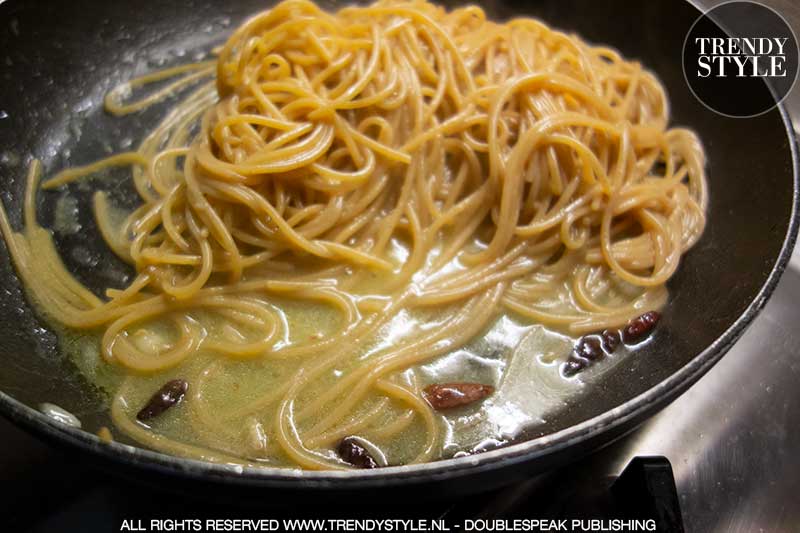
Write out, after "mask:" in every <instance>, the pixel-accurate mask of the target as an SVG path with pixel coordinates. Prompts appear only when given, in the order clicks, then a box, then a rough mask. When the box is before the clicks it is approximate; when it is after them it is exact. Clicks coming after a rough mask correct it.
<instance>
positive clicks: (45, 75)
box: [0, 0, 797, 481]
mask: <svg viewBox="0 0 800 533" xmlns="http://www.w3.org/2000/svg"><path fill="white" fill-rule="evenodd" d="M599 4H600V3H586V2H578V1H577V0H574V1H572V0H570V1H566V2H561V1H559V2H556V1H545V2H537V3H534V4H527V3H523V2H492V3H489V4H488V5H484V6H483V7H484V8H485V9H486V11H487V12H488V14H489V15H490V16H491V17H494V18H497V19H506V18H510V17H513V16H518V15H526V16H533V17H536V18H540V19H542V20H543V21H545V22H546V23H547V24H549V25H551V26H553V27H555V28H559V29H562V30H565V31H567V32H575V33H577V34H579V35H581V36H582V37H583V38H585V39H586V40H588V41H590V42H594V43H607V44H608V45H610V46H613V47H615V48H617V49H618V50H619V51H620V52H621V53H622V54H623V55H624V56H626V57H629V58H631V59H636V60H639V61H640V62H641V63H642V64H643V65H645V66H646V67H647V68H649V69H651V70H653V71H654V72H655V73H656V74H657V75H658V76H659V78H660V79H661V81H662V82H663V83H664V85H665V86H666V87H667V90H668V96H669V99H670V104H671V107H672V124H674V125H681V126H687V127H689V128H691V129H693V130H695V131H696V132H697V134H698V135H699V137H700V138H701V139H702V140H703V142H704V144H705V148H706V151H707V158H708V167H707V171H708V179H709V188H710V191H711V192H710V203H709V208H708V226H707V228H706V230H705V233H704V235H703V237H702V238H701V240H700V241H699V242H698V244H697V245H696V246H695V247H694V248H693V249H692V250H691V251H690V252H689V253H688V254H687V255H686V256H685V257H684V259H683V261H682V262H681V266H680V268H679V270H678V272H677V274H676V275H675V276H674V277H673V278H672V280H671V281H670V283H669V291H670V300H669V303H668V304H667V306H666V308H665V309H664V319H663V321H662V323H661V324H660V326H659V329H658V331H657V334H656V335H655V337H654V338H653V339H652V341H651V342H649V343H648V344H647V345H646V346H644V347H642V348H641V349H640V350H639V351H638V352H637V354H636V356H635V357H629V358H627V359H626V360H625V361H624V364H620V365H616V366H615V367H614V368H613V369H612V370H611V371H609V372H607V373H605V374H604V375H603V379H602V380H599V381H598V382H596V383H593V384H592V390H591V391H589V392H588V393H587V394H584V395H582V396H581V397H580V398H578V400H577V401H576V402H574V403H572V404H571V405H570V406H569V408H568V409H562V410H560V411H558V413H557V414H556V415H554V416H552V417H550V418H548V419H546V420H545V421H544V422H543V423H542V424H540V425H537V426H536V427H535V430H534V431H532V432H529V433H528V434H526V435H524V438H523V439H521V440H526V441H528V442H526V443H521V444H520V445H519V446H516V447H513V446H512V447H510V448H508V449H506V450H504V451H500V452H495V453H493V454H489V455H487V457H489V458H490V459H491V458H492V457H497V458H501V457H502V454H503V453H509V454H514V453H519V454H523V455H524V453H526V448H525V447H526V446H528V447H530V449H529V451H533V450H537V454H539V456H541V455H544V454H546V453H547V449H549V448H553V449H555V448H559V447H565V446H566V445H567V444H568V443H569V442H571V441H572V440H574V439H581V438H584V437H586V436H587V435H589V434H590V433H592V432H596V433H600V432H601V431H602V430H603V429H604V428H603V427H602V426H600V425H599V424H596V425H591V424H590V426H589V427H588V428H587V426H586V423H587V421H591V420H593V419H595V418H596V417H599V416H601V415H604V414H607V413H609V412H610V411H612V410H617V413H618V415H619V416H623V417H624V416H626V415H631V413H633V410H634V406H632V403H631V400H632V399H635V398H639V400H640V401H639V403H638V404H637V405H638V407H636V408H637V409H647V407H646V405H650V406H651V408H654V407H655V406H656V405H657V404H659V403H660V399H661V398H659V397H657V396H654V395H661V396H663V398H665V399H666V398H667V397H669V396H670V394H674V392H675V391H676V390H678V389H682V388H685V386H688V384H689V381H690V380H693V379H696V378H697V377H699V374H698V373H697V372H696V371H695V372H684V373H683V374H681V375H682V376H683V377H682V378H681V379H680V380H677V381H676V380H675V379H674V377H675V376H676V375H679V374H680V372H681V371H684V370H686V368H687V366H691V365H695V366H696V367H697V368H700V367H703V366H704V368H707V367H708V366H709V365H710V363H711V362H713V361H715V360H716V359H717V358H718V357H719V356H720V355H721V353H722V351H724V349H726V348H727V347H728V346H729V345H730V344H731V343H732V342H733V340H735V338H736V336H737V335H738V334H739V333H741V330H742V329H743V327H744V326H745V325H746V322H748V321H749V320H750V319H752V314H753V313H754V312H755V311H756V310H757V309H758V308H760V306H762V305H763V303H764V300H765V298H766V296H767V295H766V293H765V292H764V287H765V286H767V288H768V289H769V288H770V287H769V286H770V285H771V284H774V283H775V282H776V276H777V275H779V271H780V270H781V269H782V267H783V265H784V264H785V261H786V258H787V257H786V256H787V248H788V249H790V248H791V241H792V240H793V237H792V234H793V232H794V231H796V227H795V226H794V220H793V217H794V206H795V203H796V201H797V200H796V195H797V190H796V184H795V181H794V172H795V167H794V164H795V163H794V159H793V151H792V143H793V140H792V139H790V138H789V137H788V136H787V129H786V126H785V123H784V117H783V116H782V115H781V113H780V110H779V109H776V110H773V111H772V112H769V113H767V114H765V115H762V116H759V117H755V118H750V119H747V120H740V119H733V118H726V117H723V116H720V115H716V114H714V113H713V112H711V111H709V110H708V109H706V108H705V107H704V106H703V105H702V104H701V103H699V102H698V101H697V100H695V98H694V97H693V96H692V94H691V92H690V91H689V89H688V87H687V86H686V84H685V82H684V78H683V73H682V70H681V49H682V45H683V40H684V37H685V35H686V32H687V31H688V29H689V27H690V26H691V24H692V23H693V22H694V20H695V18H696V17H697V15H698V12H697V11H696V10H695V9H694V8H693V7H692V6H691V5H689V4H688V3H685V4H684V3H676V2H667V1H658V2H638V3H623V2H609V3H603V4H602V5H599ZM322 5H323V7H326V8H330V7H335V4H332V3H328V2H326V3H323V4H322ZM264 8H265V5H264V3H263V2H255V1H252V0H245V1H241V2H235V3H233V2H215V1H211V0H199V1H196V2H191V3H186V2H182V1H179V0H166V1H164V2H158V3H155V2H152V3H148V4H144V5H141V6H138V7H137V9H136V10H131V9H130V8H129V7H127V6H126V5H125V4H120V3H113V2H99V1H96V0H79V1H77V2H73V3H70V4H60V3H55V4H51V3H45V2H22V1H15V0H10V1H9V2H5V3H3V4H2V5H0V20H2V21H4V22H3V26H2V27H0V62H2V63H0V64H2V65H3V69H2V75H3V83H2V84H0V111H1V112H2V113H0V116H4V117H5V118H2V119H0V192H2V199H3V202H4V203H5V205H6V207H7V209H8V211H9V213H10V215H11V217H12V220H11V222H12V224H13V225H16V226H17V227H19V225H20V220H19V218H18V215H19V213H20V212H21V199H22V197H23V190H24V176H25V172H26V168H27V166H28V163H29V161H30V158H31V157H36V158H38V159H40V160H41V161H42V163H43V166H44V170H45V174H52V173H53V172H55V171H57V170H59V169H62V168H64V167H66V166H70V165H80V164H86V163H89V162H91V161H94V160H96V159H98V158H101V157H104V156H107V155H109V154H110V153H112V152H116V151H120V150H124V149H127V148H129V147H131V146H135V145H136V144H137V143H138V141H139V139H140V138H141V137H142V135H143V134H144V133H145V132H146V131H147V128H148V127H151V126H152V124H153V122H154V121H155V120H156V119H157V117H158V114H159V110H158V109H154V110H151V111H147V112H144V113H141V114H138V115H135V116H132V117H128V118H126V119H125V120H124V121H120V120H119V119H116V118H113V117H110V116H108V115H106V114H105V113H104V112H103V109H102V99H103V96H104V94H105V93H106V91H108V90H109V89H110V88H111V87H113V86H114V85H116V84H118V83H120V82H122V81H124V80H126V79H129V78H131V77H133V76H135V75H139V74H143V73H145V72H148V71H151V70H155V69H158V68H161V67H164V66H168V65H177V64H180V63H185V62H188V61H194V60H199V59H202V58H205V57H207V54H208V52H209V50H210V49H211V47H212V46H214V45H216V44H219V43H220V42H221V41H222V40H224V38H225V37H226V36H227V35H228V34H229V33H230V32H231V31H232V29H233V28H235V27H236V26H237V25H238V24H240V23H241V22H242V21H243V20H244V19H245V18H246V17H247V16H249V15H251V14H253V13H255V12H258V11H260V10H263V9H264ZM764 90H765V91H766V90H767V88H766V87H764ZM125 187H130V186H129V185H125V184H123V183H122V182H121V181H120V190H118V191H115V193H116V196H117V197H119V198H126V197H127V198H135V194H134V193H133V190H132V189H131V190H125V189H124V188H125ZM84 193H85V198H79V201H81V203H82V204H83V203H84V202H85V201H87V200H88V198H89V196H90V194H91V190H88V189H87V190H86V191H84ZM57 201H58V197H57V195H40V197H39V206H38V207H39V213H40V222H41V223H42V224H43V225H44V226H46V227H52V226H53V225H54V224H56V223H57V220H56V218H57V216H58V213H59V211H60V209H62V207H63V206H62V207H59V206H58V205H56V204H57ZM15 217H16V218H15ZM74 224H75V227H76V228H77V229H76V230H75V231H67V232H61V233H57V234H56V241H57V245H58V247H59V249H61V250H65V251H68V252H66V253H64V254H63V257H64V261H65V263H66V265H67V267H68V268H69V269H70V270H71V271H72V272H74V273H76V275H77V277H78V279H79V280H80V281H81V282H82V283H84V284H86V285H87V286H90V287H92V288H94V289H98V290H99V289H101V288H105V287H108V286H115V287H116V286H120V285H121V284H122V283H124V282H125V280H126V276H128V275H129V274H130V273H129V272H127V271H126V270H125V267H124V265H123V264H122V263H121V262H119V260H117V259H116V258H115V257H114V256H113V255H112V254H111V253H110V252H108V251H107V250H105V248H104V246H103V244H102V239H100V236H99V234H98V232H97V230H96V228H95V226H94V223H93V218H92V215H91V212H90V211H88V210H86V211H81V212H79V213H78V215H77V219H76V220H75V221H74ZM0 263H1V265H0V285H2V287H3V291H4V295H3V298H2V301H0V323H2V324H4V327H3V328H2V329H0V341H2V342H0V360H2V369H3V370H2V372H0V391H2V392H3V393H4V394H5V395H6V396H3V397H2V401H0V404H2V410H3V411H5V412H9V411H11V412H12V415H13V416H14V418H15V419H18V420H19V419H22V418H25V419H27V420H28V425H39V426H42V425H43V424H44V422H43V420H42V418H41V416H38V415H36V414H35V413H33V412H32V411H31V410H26V409H25V408H23V407H21V405H20V404H22V405H25V406H29V407H33V408H35V407H36V406H38V405H39V404H41V403H42V402H52V403H56V404H58V405H59V406H61V407H63V408H65V409H67V410H68V411H70V412H72V413H74V414H76V415H77V416H78V417H79V418H80V419H81V420H82V421H83V423H84V426H85V427H86V428H87V429H96V428H98V427H100V426H101V425H108V424H109V422H108V417H107V403H106V401H105V398H104V396H103V394H101V393H100V392H99V391H97V390H95V389H94V388H93V387H92V386H91V385H90V384H89V383H88V382H87V380H86V379H85V378H83V377H82V376H81V375H80V374H79V373H78V372H76V370H75V367H74V364H73V363H72V361H71V360H70V359H69V358H67V357H65V356H64V354H63V353H62V352H61V351H60V350H59V348H58V341H57V338H56V336H55V334H54V333H53V332H51V331H49V330H48V328H47V327H46V325H45V324H44V323H43V322H41V321H40V320H38V319H37V317H36V315H35V314H34V313H33V312H32V310H31V308H30V306H29V305H28V303H27V302H26V300H25V297H24V292H23V291H22V288H21V287H20V285H19V281H18V279H17V277H16V274H15V272H14V270H13V267H12V266H11V263H10V260H9V258H8V253H7V250H6V249H5V247H4V246H3V247H0ZM743 315H744V318H742V317H743ZM709 347H710V348H709ZM755 355H757V354H754V356H755ZM753 364H764V362H760V361H758V360H757V359H755V357H754V361H753ZM670 378H673V380H672V381H671V382H670V383H671V387H672V389H674V390H672V389H669V390H661V389H659V390H658V391H654V387H657V386H658V385H659V384H662V383H663V382H665V380H669V379H670ZM646 394H649V395H650V396H649V397H647V396H645V397H643V396H642V395H646ZM642 398H645V399H644V400H643V399H642ZM17 402H19V403H17ZM629 418H631V419H632V418H633V417H632V416H631V417H629ZM579 425H581V427H583V428H584V429H583V430H581V432H580V433H578V432H577V431H574V432H572V433H571V432H570V429H571V428H576V427H577V426H579ZM48 427H50V426H48ZM46 431H50V432H51V433H53V432H54V431H55V432H56V433H57V434H58V435H59V436H58V437H57V438H67V435H71V436H69V438H71V439H73V440H74V439H77V440H76V441H75V442H79V443H82V444H80V445H85V446H90V447H93V449H98V450H99V449H101V447H100V446H98V445H97V443H96V441H95V440H93V438H91V437H89V436H88V435H86V436H81V437H78V436H76V435H75V434H72V433H70V432H67V431H65V430H63V429H61V430H57V431H56V430H53V429H52V427H50V429H48V430H46ZM53 434H55V433H53ZM553 434H557V435H556V437H555V438H551V437H552V435H553ZM109 450H110V451H109ZM515 450H516V451H515ZM103 453H107V454H110V455H117V456H126V457H128V458H129V459H130V458H131V457H132V456H133V455H135V454H138V456H137V457H138V458H137V459H135V460H134V462H136V463H144V464H145V466H146V463H148V462H153V461H155V459H154V457H155V456H154V455H153V454H142V453H141V452H140V451H137V450H133V449H131V448H129V447H124V446H114V447H111V448H108V449H106V450H104V451H103ZM155 462H159V464H161V465H162V466H164V465H166V466H168V467H169V466H175V467H176V470H178V469H180V468H178V466H177V465H179V464H180V463H181V462H183V463H185V464H188V463H190V462H188V461H184V460H181V459H176V458H165V457H161V458H160V459H158V461H155ZM480 462H481V460H480V456H474V457H471V458H465V459H463V460H456V462H448V465H449V467H455V465H457V464H461V465H463V466H464V467H465V468H467V467H470V466H473V465H478V464H479V463H480ZM181 468H183V469H184V470H185V468H184V467H181ZM193 468H194V469H195V471H196V472H200V473H201V474H203V473H206V474H214V473H215V475H216V474H220V475H222V476H225V475H226V473H228V472H230V469H227V468H226V467H220V466H213V465H205V464H202V465H200V464H198V465H195V466H194V467H193ZM435 469H436V465H435V464H433V465H424V466H423V467H419V468H418V467H409V468H405V469H404V470H405V471H407V472H408V473H411V474H413V471H414V470H419V471H420V472H430V471H432V470H435ZM456 470H457V469H456ZM390 471H391V472H394V471H396V469H391V470H390ZM397 471H398V474H401V472H400V471H399V470H397ZM358 475H362V476H363V475H364V474H358ZM270 476H272V477H285V478H287V479H294V478H298V477H315V478H319V479H325V478H326V476H327V477H329V478H330V479H338V478H341V477H342V476H341V475H334V474H327V473H323V474H319V473H314V474H311V473H302V474H297V473H290V472H276V471H275V470H264V471H261V472H259V471H247V473H246V475H239V476H236V479H250V480H251V481H252V480H256V481H257V480H259V479H266V478H269V477H270ZM369 476H371V477H373V478H378V477H380V476H383V477H386V476H385V475H384V474H381V473H374V474H373V473H370V474H369V475H368V477H369ZM351 477H355V476H351Z"/></svg>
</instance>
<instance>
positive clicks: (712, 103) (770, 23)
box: [683, 1, 798, 117]
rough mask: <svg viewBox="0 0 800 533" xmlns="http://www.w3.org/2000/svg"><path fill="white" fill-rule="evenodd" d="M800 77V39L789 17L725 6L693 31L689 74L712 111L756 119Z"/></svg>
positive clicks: (750, 6) (686, 60) (686, 48)
mask: <svg viewBox="0 0 800 533" xmlns="http://www.w3.org/2000/svg"><path fill="white" fill-rule="evenodd" d="M797 71H798V47H797V38H796V36H795V34H794V32H793V31H792V28H791V27H790V26H789V25H788V24H787V23H786V21H785V20H784V19H783V17H782V16H781V15H780V14H779V13H777V12H776V11H774V10H772V9H771V8H769V7H766V6H764V5H761V4H758V3H755V2H750V1H734V2H728V3H725V4H721V5H719V6H717V7H715V8H713V9H711V10H710V11H708V12H707V13H705V14H704V15H703V16H701V17H700V18H699V19H697V21H696V22H695V23H694V24H693V25H692V27H691V29H690V30H689V33H688V34H687V36H686V40H685V42H684V45H683V73H684V76H685V77H686V83H687V84H688V85H689V88H690V89H691V91H692V93H693V94H694V95H695V96H696V97H697V99H698V100H700V102H702V103H703V105H705V106H706V107H708V108H709V109H711V110H713V111H715V112H717V113H720V114H722V115H726V116H730V117H753V116H757V115H760V114H763V113H766V112H767V111H769V110H771V109H772V108H774V107H775V106H776V105H777V104H778V103H779V102H780V101H781V100H783V98H785V97H786V95H787V94H788V93H789V91H790V90H791V89H792V86H793V85H794V82H795V79H796V78H797Z"/></svg>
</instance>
